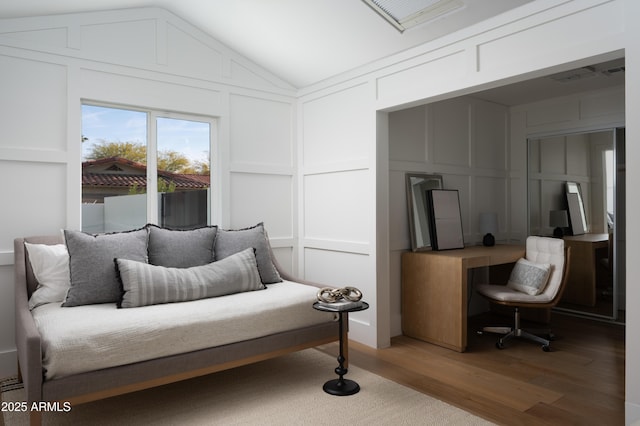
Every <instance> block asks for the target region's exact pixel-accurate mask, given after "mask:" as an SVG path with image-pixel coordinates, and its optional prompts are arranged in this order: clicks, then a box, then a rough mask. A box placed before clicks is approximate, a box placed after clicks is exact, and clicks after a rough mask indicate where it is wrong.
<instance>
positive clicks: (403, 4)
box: [362, 0, 464, 32]
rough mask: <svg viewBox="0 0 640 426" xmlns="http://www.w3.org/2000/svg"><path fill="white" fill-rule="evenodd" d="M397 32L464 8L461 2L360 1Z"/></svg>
mask: <svg viewBox="0 0 640 426" xmlns="http://www.w3.org/2000/svg"><path fill="white" fill-rule="evenodd" d="M362 1H363V2H365V3H366V4H367V5H369V7H371V8H372V9H373V10H375V11H376V12H377V13H378V14H379V15H380V16H382V17H383V18H384V19H386V20H387V21H388V22H389V23H390V24H391V25H393V26H394V27H395V28H396V29H397V30H398V31H400V32H404V30H406V29H409V28H411V27H415V26H416V25H419V24H422V23H424V22H428V21H431V20H433V19H435V18H437V17H439V16H442V15H444V14H446V13H449V12H452V11H454V10H456V9H460V8H462V7H464V2H463V1H462V0H362Z"/></svg>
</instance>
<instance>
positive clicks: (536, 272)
mask: <svg viewBox="0 0 640 426" xmlns="http://www.w3.org/2000/svg"><path fill="white" fill-rule="evenodd" d="M550 272H551V265H550V264H549V263H535V262H531V261H530V260H527V259H518V261H517V262H516V264H515V266H514V267H513V269H512V270H511V275H510V276H509V281H508V282H507V287H509V288H512V289H514V290H516V291H520V292H522V293H526V294H529V295H531V296H536V295H538V294H540V293H542V292H543V291H544V288H545V287H546V286H547V281H548V280H549V274H550Z"/></svg>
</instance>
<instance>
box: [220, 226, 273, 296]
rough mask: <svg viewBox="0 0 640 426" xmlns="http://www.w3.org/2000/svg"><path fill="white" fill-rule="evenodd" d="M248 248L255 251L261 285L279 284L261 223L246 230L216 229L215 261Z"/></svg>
mask: <svg viewBox="0 0 640 426" xmlns="http://www.w3.org/2000/svg"><path fill="white" fill-rule="evenodd" d="M250 247H253V248H254V249H255V250H256V260H257V261H258V271H259V272H260V278H262V282H263V284H272V283H279V282H281V281H282V278H280V274H279V273H278V270H277V269H276V267H275V266H274V265H273V261H272V260H271V251H270V249H269V242H268V241H267V236H266V234H265V232H264V225H263V223H262V222H260V223H259V224H257V225H256V226H254V227H251V228H246V229H239V230H226V229H218V236H217V237H216V243H215V246H214V252H215V257H216V260H220V259H224V258H225V257H228V256H231V255H232V254H235V253H238V252H239V251H242V250H244V249H247V248H250Z"/></svg>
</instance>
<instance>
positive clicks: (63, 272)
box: [24, 242, 69, 309]
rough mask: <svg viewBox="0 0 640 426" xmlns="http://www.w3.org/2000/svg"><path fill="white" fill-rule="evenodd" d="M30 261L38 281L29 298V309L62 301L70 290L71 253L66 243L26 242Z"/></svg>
mask: <svg viewBox="0 0 640 426" xmlns="http://www.w3.org/2000/svg"><path fill="white" fill-rule="evenodd" d="M24 246H25V247H26V249H27V253H29V263H31V269H33V275H34V276H35V278H36V281H37V282H38V287H37V288H36V291H34V292H33V294H32V295H31V298H29V309H34V308H37V307H38V306H40V305H44V304H47V303H61V302H62V301H64V298H65V296H66V294H67V291H69V253H68V252H67V246H66V245H64V244H53V245H47V244H31V243H27V242H25V243H24Z"/></svg>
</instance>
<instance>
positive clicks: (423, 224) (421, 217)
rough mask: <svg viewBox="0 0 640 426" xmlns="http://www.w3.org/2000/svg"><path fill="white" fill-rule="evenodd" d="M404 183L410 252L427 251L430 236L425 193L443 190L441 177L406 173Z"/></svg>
mask: <svg viewBox="0 0 640 426" xmlns="http://www.w3.org/2000/svg"><path fill="white" fill-rule="evenodd" d="M405 181H406V195H407V211H408V216H409V235H410V237H411V250H412V251H425V250H429V249H430V248H431V234H430V225H429V223H430V222H429V209H428V208H427V197H426V192H427V191H428V190H430V189H443V181H442V175H434V174H428V173H406V175H405Z"/></svg>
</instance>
